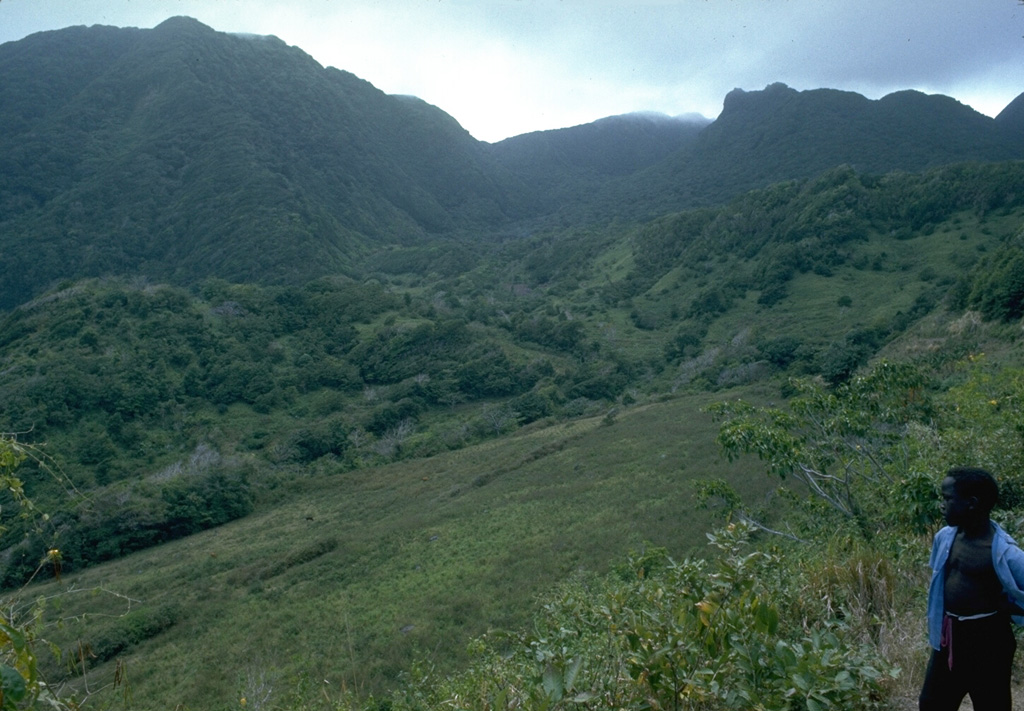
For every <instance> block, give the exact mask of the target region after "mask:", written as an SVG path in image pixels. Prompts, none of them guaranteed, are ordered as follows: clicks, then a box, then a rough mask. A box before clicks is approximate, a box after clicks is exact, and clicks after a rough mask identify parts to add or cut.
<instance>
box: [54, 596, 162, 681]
mask: <svg viewBox="0 0 1024 711" xmlns="http://www.w3.org/2000/svg"><path fill="white" fill-rule="evenodd" d="M180 617H181V609H180V607H179V606H178V605H176V604H175V603H165V604H162V605H158V606H146V607H143V608H142V609H139V610H133V611H132V612H129V613H127V614H125V615H124V616H123V617H119V618H117V619H116V620H115V621H114V622H113V623H112V624H110V625H108V626H107V627H105V628H101V629H100V630H98V631H96V632H95V633H94V634H93V636H91V637H90V638H88V639H85V640H82V641H81V642H80V645H81V646H76V647H75V648H74V649H68V650H65V653H64V656H65V657H67V659H68V662H69V664H70V665H71V667H72V669H73V671H75V672H77V673H79V674H83V673H85V672H86V670H87V668H88V667H90V666H91V665H93V664H102V663H103V662H105V661H108V660H110V659H113V658H115V657H117V656H120V655H121V654H123V653H124V652H127V651H129V650H130V649H131V648H132V647H134V646H135V645H137V644H140V643H141V642H145V641H146V640H147V639H151V638H153V637H155V636H156V635H158V634H160V633H161V632H164V631H166V630H167V629H169V628H171V627H172V626H174V625H175V624H176V623H177V622H178V620H179V618H180Z"/></svg>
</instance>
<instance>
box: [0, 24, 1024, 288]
mask: <svg viewBox="0 0 1024 711" xmlns="http://www.w3.org/2000/svg"><path fill="white" fill-rule="evenodd" d="M0 91H2V92H3V96H4V99H5V100H4V102H3V105H2V106H0V161H2V164H0V249H2V250H3V253H4V255H5V258H4V260H3V262H2V264H0V307H3V308H9V307H11V306H13V305H16V304H18V303H21V302H24V301H26V300H28V299H30V298H32V297H33V296H36V295H38V294H39V293H40V291H41V290H42V289H45V288H47V287H48V286H50V285H52V284H54V283H55V282H56V281H58V280H60V279H65V278H78V277H86V276H106V275H126V274H143V275H146V276H148V277H151V278H154V279H159V280H170V281H173V282H174V283H179V284H188V283H195V282H196V281H197V280H200V279H203V278H207V277H219V278H223V279H227V280H229V281H234V282H242V281H252V280H255V281H259V282H261V283H300V282H302V281H303V280H305V279H309V278H316V277H319V276H324V275H326V274H331V273H339V272H340V273H346V274H349V275H351V276H357V275H359V274H361V273H363V267H364V265H365V260H366V258H367V257H368V256H371V255H373V254H375V253H379V252H380V251H381V250H386V249H389V248H392V247H396V246H409V245H417V246H422V244H425V243H433V242H435V241H436V240H437V239H438V238H441V237H445V238H454V237H457V238H459V239H462V240H464V241H467V242H469V243H472V244H481V243H486V242H488V241H491V240H494V239H501V238H507V237H514V236H516V235H520V236H521V235H523V234H530V233H532V232H534V231H536V230H537V229H542V228H543V227H544V226H545V225H549V226H550V225H565V224H567V223H572V224H577V225H578V224H600V223H604V222H607V221H609V220H612V219H619V220H623V219H650V218H652V217H655V216H657V215H660V214H664V213H666V212H672V211H676V210H679V209H683V208H687V207H692V206H694V205H699V204H720V203H722V202H724V201H726V200H728V199H730V198H731V197H734V196H736V195H738V194H741V193H742V192H744V191H746V190H750V189H752V188H756V187H764V186H765V185H768V184H770V183H772V182H776V181H779V180H786V179H792V178H806V177H811V176H813V175H815V174H817V173H819V172H821V171H822V170H825V169H827V168H830V167H833V166H835V165H838V164H848V165H851V166H853V167H854V168H855V169H857V170H861V171H865V172H870V173H883V172H888V171H891V170H910V171H917V170H921V169H925V168H929V167H934V166H936V165H942V164H946V163H950V162H955V161H964V160H983V161H994V160H1005V159H1015V158H1020V157H1022V156H1024V147H1022V146H1024V139H1022V138H1021V136H1022V134H1024V130H1022V128H1021V125H1022V123H1024V119H1022V118H1021V117H1020V116H1017V115H1016V114H1017V113H1018V112H1015V111H1012V110H1009V109H1008V111H1007V112H1006V113H1005V115H1004V116H1001V117H1000V120H999V121H996V120H994V119H989V118H987V117H985V116H982V115H980V114H978V113H976V112H974V111H973V110H971V109H969V108H968V107H965V106H962V105H960V104H958V103H957V102H955V101H953V100H951V99H947V98H945V97H937V96H924V95H920V94H916V93H913V92H903V93H900V94H895V95H893V96H890V97H886V98H885V99H883V100H881V101H869V100H867V99H864V98H863V97H860V96H858V95H855V94H850V93H847V92H839V91H834V90H825V89H823V90H818V91H811V92H797V91H795V90H792V89H789V88H787V87H784V86H782V85H773V86H770V87H768V88H767V89H765V90H764V91H756V92H743V91H738V90H737V91H735V92H732V93H731V94H730V95H729V96H728V97H726V100H725V104H724V108H723V111H722V114H721V116H719V118H718V119H717V120H716V121H714V122H713V123H711V124H710V125H706V122H700V121H694V120H692V119H685V118H683V119H670V118H668V117H652V116H645V115H639V116H624V117H612V118H608V119H603V120H601V121H598V122H595V123H593V124H589V125H585V126H579V127H575V128H571V129H562V130H558V131H549V132H541V133H537V134H529V135H526V136H519V137H516V138H512V139H508V140H506V141H502V142H500V143H497V144H494V145H489V144H485V143H481V142H479V141H476V140H474V139H473V138H472V136H470V135H469V134H468V133H467V132H466V131H465V130H463V129H462V128H461V127H460V126H459V125H458V123H457V121H456V120H455V119H453V118H452V117H450V116H448V115H447V114H445V113H444V112H443V111H441V110H440V109H438V108H436V107H433V106H430V105H428V104H426V103H424V102H422V101H420V100H418V99H414V98H410V97H396V96H387V95H385V94H383V93H382V92H380V91H378V90H377V89H375V88H374V87H373V86H372V85H370V84H369V83H367V82H365V81H363V80H361V79H359V78H357V77H355V76H353V75H351V74H349V73H347V72H344V71H341V70H338V69H333V68H324V67H321V66H320V65H319V64H317V63H316V62H315V61H314V60H313V59H312V58H311V57H309V56H308V55H306V54H305V53H304V52H302V51H301V50H300V49H298V48H295V47H289V46H287V45H285V44H284V43H283V42H281V41H280V40H277V39H276V38H273V37H249V36H236V35H230V34H226V33H221V32H216V31H214V30H212V29H210V28H208V27H206V26H204V25H202V24H200V23H199V22H196V21H195V20H191V19H188V18H173V19H171V20H168V21H166V22H164V23H163V24H161V25H160V26H158V27H156V28H154V29H152V30H138V29H118V28H112V27H91V28H84V27H76V28H69V29H66V30H61V31H56V32H44V33H40V34H37V35H33V36H31V37H28V38H25V39H24V40H21V41H18V42H10V43H7V44H5V45H3V46H2V47H0ZM424 241H426V242H424Z"/></svg>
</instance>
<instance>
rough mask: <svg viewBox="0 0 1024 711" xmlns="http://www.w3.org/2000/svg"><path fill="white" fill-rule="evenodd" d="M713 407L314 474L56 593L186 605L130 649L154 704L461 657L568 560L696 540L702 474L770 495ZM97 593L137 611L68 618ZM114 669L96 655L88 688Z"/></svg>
mask: <svg viewBox="0 0 1024 711" xmlns="http://www.w3.org/2000/svg"><path fill="white" fill-rule="evenodd" d="M707 401H708V396H704V395H700V396H688V397H681V398H679V399H673V400H669V401H667V402H663V403H657V404H651V405H647V406H643V407H637V408H634V409H632V410H626V411H623V412H622V413H620V414H619V415H618V416H617V417H616V418H615V419H614V422H612V423H611V424H608V423H607V422H606V421H605V419H604V418H594V419H587V420H579V421H575V422H571V423H567V424H559V425H553V426H548V427H544V428H538V429H534V430H532V431H525V430H524V431H521V432H520V433H518V434H517V435H515V436H512V437H507V438H505V439H502V440H499V441H494V442H489V443H485V444H482V445H480V446H476V447H472V448H468V449H465V450H462V451H458V452H452V453H448V454H444V455H440V456H436V457H433V458H430V459H425V460H420V461H411V462H403V463H398V464H394V465H390V466H387V467H382V468H378V469H369V470H361V471H352V472H346V473H343V474H337V475H335V476H325V477H318V478H311V479H309V480H306V481H304V482H301V483H300V486H301V488H302V491H301V492H300V493H295V494H294V495H293V496H290V497H289V498H288V500H287V501H286V502H285V503H283V504H282V505H280V506H278V507H275V508H273V509H270V510H266V511H263V512H261V513H258V514H255V515H252V516H250V517H248V518H246V519H244V520H241V521H238V522H235V523H233V524H229V525H226V526H223V527H221V528H219V529H216V530H212V531H208V532H206V533H203V534H200V535H196V536H192V537H191V538H189V539H186V540H183V541H179V542H176V543H172V544H168V545H165V546H162V547H160V548H156V549H153V550H149V551H145V552H142V553H139V554H136V555H133V556H130V557H128V558H126V559H123V560H120V561H117V562H114V563H111V564H107V565H103V566H100V567H97V568H94V569H91V570H87V571H85V572H83V573H81V574H79V575H75V576H73V577H69V578H65V580H64V582H63V584H62V586H61V587H62V588H64V589H67V588H69V587H70V588H75V589H91V588H95V587H102V588H105V589H108V590H113V591H116V592H117V593H119V594H121V595H125V596H128V597H130V598H132V599H133V600H136V601H137V602H136V603H133V604H132V609H133V610H139V609H143V610H144V609H146V608H151V609H153V610H159V609H164V608H165V607H167V606H170V609H172V610H174V612H173V613H172V614H173V615H174V616H176V618H177V622H176V623H175V624H174V625H173V626H172V627H170V628H169V629H167V630H166V631H164V632H162V633H160V634H159V635H158V636H156V637H155V638H153V639H152V640H150V641H148V642H145V643H142V644H140V645H138V646H136V647H134V648H132V649H130V650H128V652H127V653H126V654H125V655H124V656H125V658H126V659H127V662H128V665H129V667H128V668H129V674H130V679H131V682H132V686H133V690H134V697H135V699H136V702H137V703H138V704H140V705H141V706H142V707H165V708H170V707H173V706H174V705H175V704H178V703H184V704H185V705H186V706H188V707H192V708H211V707H213V706H215V705H216V703H227V702H228V700H229V699H230V698H231V696H230V695H231V693H232V691H233V690H234V689H235V688H236V687H237V686H238V684H239V683H240V682H239V679H240V677H241V675H244V673H245V672H246V670H247V669H250V668H261V669H262V668H270V669H278V670H282V671H283V672H285V673H288V674H299V673H300V672H306V673H308V674H309V675H310V678H313V679H318V680H319V679H326V680H328V681H329V682H331V683H332V684H335V685H339V684H342V683H344V684H347V685H349V686H352V685H355V686H358V687H361V688H364V689H374V688H380V687H381V685H386V684H387V683H388V682H389V680H393V679H394V678H395V676H396V675H397V674H398V673H399V672H400V671H402V670H404V669H408V668H409V665H410V663H411V662H412V660H413V657H414V655H415V654H417V653H418V654H425V655H426V656H427V657H428V658H429V659H430V660H431V661H434V662H436V663H438V664H441V665H449V664H451V662H452V661H453V660H455V659H457V658H458V657H459V655H460V653H461V650H462V649H463V648H464V646H465V643H466V642H467V641H468V639H469V638H470V637H471V636H472V635H476V634H479V633H482V632H483V631H485V630H486V629H488V628H494V627H497V628H509V627H518V626H521V625H523V624H524V623H525V622H526V621H527V620H528V618H529V615H530V613H531V611H532V607H533V600H534V597H535V595H536V594H537V593H539V592H542V591H545V590H547V589H548V588H549V587H550V586H551V585H553V583H554V582H555V581H558V580H560V579H563V578H564V577H565V576H566V575H568V574H570V573H571V572H572V571H573V570H576V569H578V568H583V569H589V570H602V569H606V568H607V566H608V565H609V564H610V563H615V562H617V561H618V560H620V559H621V558H622V556H623V554H624V553H626V552H627V551H628V550H630V549H638V548H640V547H641V546H643V545H644V544H645V541H650V542H652V543H653V544H656V545H660V546H666V547H668V548H669V550H670V551H672V552H673V554H677V553H682V552H684V551H690V550H693V549H696V550H700V549H702V548H703V547H704V535H703V534H704V532H705V531H706V530H707V529H708V527H709V525H710V516H711V514H709V513H708V512H706V511H700V510H697V509H696V508H695V504H694V502H693V501H692V496H691V494H692V488H691V486H690V484H689V481H690V480H691V479H692V478H694V477H708V476H721V477H724V478H726V479H728V480H730V481H731V482H732V483H733V484H734V485H735V486H738V487H740V488H743V489H745V490H746V491H747V492H748V496H751V497H754V498H757V497H760V496H763V495H764V493H765V492H766V490H767V489H768V487H769V485H770V482H768V481H767V480H764V479H762V478H760V477H759V476H757V475H755V474H753V472H751V471H749V469H748V468H744V467H741V466H735V465H728V464H726V463H724V462H723V461H722V460H721V458H720V457H719V456H718V452H717V450H716V447H715V445H714V442H713V439H714V433H715V425H714V424H713V423H712V422H711V421H710V419H709V417H708V416H707V415H705V414H703V413H701V412H700V408H701V407H702V406H703V405H704V404H705V403H706V402H707ZM751 477H752V478H751ZM45 592H46V593H51V592H56V586H54V585H51V586H48V588H47V589H46V590H45ZM97 600H106V602H105V603H103V604H104V605H107V606H108V609H107V610H105V611H106V612H108V613H111V614H116V613H118V612H119V611H123V610H124V609H125V605H126V603H125V601H124V600H123V599H121V598H116V597H111V598H107V597H101V598H95V597H92V596H86V597H73V596H72V597H71V598H67V602H66V603H65V604H66V605H67V608H66V609H65V610H64V612H65V613H77V612H79V611H80V610H81V611H84V610H90V611H95V609H96V606H97ZM79 605H81V608H79ZM123 624H124V619H117V618H112V619H110V620H102V619H98V618H91V619H89V620H88V624H87V625H86V626H85V627H83V628H82V630H79V629H78V628H76V627H75V626H72V627H71V628H69V630H68V633H67V640H68V642H70V641H71V640H73V639H74V638H75V636H76V635H77V634H79V633H81V634H84V635H86V636H85V637H83V639H84V640H85V641H87V642H90V643H92V644H95V642H94V641H92V640H95V639H99V638H103V637H104V635H105V634H106V635H109V634H112V632H111V630H115V629H120V627H119V626H123ZM105 629H106V630H107V632H104V630H105ZM85 630H87V632H86V631H85ZM113 672H114V669H113V663H107V664H106V665H101V666H99V667H97V668H96V669H93V670H92V671H91V672H90V673H89V685H90V688H96V687H97V686H98V685H99V684H101V683H103V682H106V681H109V680H110V679H111V678H112V674H113ZM79 683H81V682H79Z"/></svg>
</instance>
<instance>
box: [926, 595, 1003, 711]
mask: <svg viewBox="0 0 1024 711" xmlns="http://www.w3.org/2000/svg"><path fill="white" fill-rule="evenodd" d="M952 645H953V668H952V669H950V668H949V648H948V647H947V646H943V648H942V649H940V650H938V651H935V650H933V651H932V657H931V659H930V660H929V662H928V671H926V672H925V675H924V686H923V687H922V688H921V697H920V699H919V701H918V703H919V705H920V709H921V711H956V709H958V708H960V702H961V701H963V700H964V696H967V695H968V694H970V697H971V701H972V702H973V703H974V709H975V711H1010V706H1011V700H1010V667H1011V666H1012V665H1013V653H1014V651H1015V650H1016V649H1017V641H1016V639H1014V637H1013V630H1011V629H1010V620H1009V617H1008V616H1007V615H1002V614H1000V615H993V616H992V617H983V618H981V619H980V620H963V621H960V620H955V619H954V620H953V621H952Z"/></svg>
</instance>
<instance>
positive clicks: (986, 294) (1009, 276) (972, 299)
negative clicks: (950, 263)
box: [967, 244, 1024, 321]
mask: <svg viewBox="0 0 1024 711" xmlns="http://www.w3.org/2000/svg"><path fill="white" fill-rule="evenodd" d="M973 275H974V276H973V287H972V288H971V291H970V292H969V295H968V296H967V303H968V304H969V305H970V306H971V307H973V308H976V309H977V310H979V311H981V313H982V314H983V315H984V316H985V318H989V319H999V320H1002V321H1016V320H1018V319H1020V318H1021V317H1022V316H1024V249H1021V247H1020V246H1018V245H1016V244H1012V245H1007V246H1005V247H1003V248H1002V249H1000V251H999V252H998V253H995V254H992V255H990V256H989V257H988V258H986V259H984V260H982V262H981V263H980V264H979V265H978V267H977V268H975V269H974V270H973Z"/></svg>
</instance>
